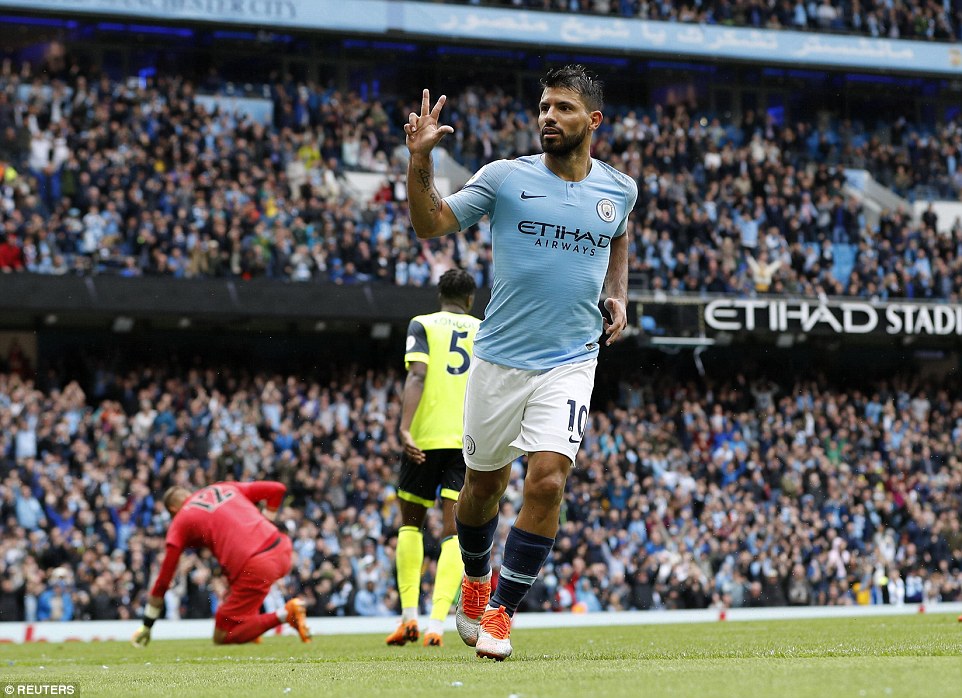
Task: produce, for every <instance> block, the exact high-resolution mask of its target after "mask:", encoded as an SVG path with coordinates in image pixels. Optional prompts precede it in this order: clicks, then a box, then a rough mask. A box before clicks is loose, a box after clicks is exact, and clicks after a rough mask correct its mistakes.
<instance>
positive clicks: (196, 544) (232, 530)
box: [151, 482, 287, 596]
mask: <svg viewBox="0 0 962 698" xmlns="http://www.w3.org/2000/svg"><path fill="white" fill-rule="evenodd" d="M286 490H287V488H286V487H284V485H282V484H281V483H279V482H218V483H216V484H214V485H210V486H209V487H205V488H203V489H202V490H198V491H197V492H195V493H194V494H192V495H191V496H190V497H188V498H187V500H186V501H185V502H184V506H183V507H181V509H180V511H178V512H177V514H176V515H175V516H174V519H173V521H171V523H170V528H169V529H168V530H167V554H166V556H165V557H164V564H163V566H162V567H161V570H160V575H159V576H158V577H157V581H156V582H154V587H153V590H152V591H151V595H153V596H163V594H164V592H165V591H167V587H168V586H170V580H171V579H173V577H174V572H176V570H177V561H178V560H179V559H180V554H181V553H182V552H183V551H184V550H185V549H186V548H209V549H210V550H211V552H213V553H214V557H216V558H217V561H218V562H220V565H221V567H222V568H223V569H224V572H225V573H226V575H227V579H228V580H229V581H230V582H233V581H234V579H235V578H236V577H237V575H239V574H240V573H241V570H243V569H244V563H246V562H247V561H248V560H249V559H250V558H251V556H253V555H256V554H257V553H259V552H261V551H263V550H265V549H266V548H268V547H270V546H271V545H272V544H274V543H275V542H276V541H277V539H278V536H280V533H279V532H278V530H277V527H276V526H275V525H274V524H272V523H271V522H270V521H268V520H267V519H265V518H264V515H263V514H262V513H261V512H260V510H258V508H257V507H256V506H255V502H260V501H266V503H267V507H268V509H277V508H278V507H279V506H280V504H281V501H283V499H284V492H285V491H286Z"/></svg>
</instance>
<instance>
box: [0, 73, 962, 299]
mask: <svg viewBox="0 0 962 698" xmlns="http://www.w3.org/2000/svg"><path fill="white" fill-rule="evenodd" d="M62 78H63V79H62V80H61V79H53V80H51V79H48V78H40V77H37V76H35V75H34V74H33V73H31V72H30V70H29V68H26V67H25V68H23V69H22V70H21V71H20V72H16V71H14V70H13V67H12V65H11V64H10V63H9V62H8V63H5V64H3V66H2V68H0V167H2V168H3V169H4V174H3V175H2V176H0V226H2V227H3V229H4V230H3V234H2V239H0V270H3V271H18V270H27V271H32V272H36V273H41V274H119V275H123V276H140V275H166V276H172V277H177V278H179V277H239V278H242V279H250V278H260V277H266V278H273V279H282V280H288V281H292V282H310V281H315V282H330V283H336V284H356V283H367V282H374V283H390V284H397V285H418V286H420V285H427V284H431V283H433V282H435V281H436V280H437V279H438V278H439V277H440V274H442V273H443V272H444V271H445V270H446V269H448V268H450V267H451V266H452V265H455V264H457V265H460V266H462V267H464V268H466V269H468V270H469V271H470V272H471V273H472V274H473V275H474V276H475V279H476V281H477V283H478V284H479V285H480V286H482V287H483V286H489V285H490V280H491V278H490V272H491V245H490V230H489V229H488V227H487V223H486V222H482V223H481V224H479V225H477V226H474V227H472V228H471V229H469V230H467V231H464V232H461V233H458V234H456V235H451V236H446V237H444V238H441V239H438V240H433V241H430V242H423V241H418V240H417V238H416V236H415V235H414V233H413V230H412V229H411V226H410V222H409V219H408V212H407V206H406V202H405V200H404V199H405V196H406V192H405V186H404V163H403V160H402V159H400V158H399V156H398V151H402V152H403V150H404V147H403V145H402V136H403V134H402V132H401V131H400V128H399V125H400V124H401V123H402V122H403V121H404V119H403V116H402V115H404V114H406V113H408V112H409V111H410V109H412V108H413V107H414V105H413V104H411V103H407V102H400V101H397V102H392V101H390V100H385V101H384V102H381V101H377V100H370V101H364V100H362V99H361V98H360V97H359V96H358V95H357V94H355V93H343V92H339V91H337V90H334V89H327V88H325V89H321V88H317V87H316V86H309V85H297V84H293V83H278V84H275V85H274V86H273V87H272V88H269V90H268V92H269V94H270V96H271V100H272V102H271V103H272V105H273V126H271V127H265V126H263V125H261V124H260V123H257V122H254V121H252V120H250V119H248V118H246V117H245V118H240V119H236V118H234V117H233V116H231V115H229V114H209V113H207V111H206V110H205V109H204V108H203V107H202V106H201V105H200V102H198V101H195V100H194V98H195V97H196V94H195V91H194V88H193V87H192V85H191V84H190V83H189V82H187V81H184V80H183V79H181V78H176V77H173V78H160V79H158V80H157V81H156V82H153V83H148V84H140V83H137V84H131V83H124V84H119V83H114V82H110V81H109V80H107V79H106V78H101V79H98V80H92V81H89V82H88V80H87V79H86V78H85V77H84V76H83V75H81V74H79V72H78V71H76V70H67V71H65V74H64V75H63V76H62ZM215 82H216V81H215ZM607 115H608V118H607V119H606V120H605V121H604V122H603V124H602V128H601V130H600V132H599V134H598V135H597V137H596V146H595V151H594V154H595V155H596V156H597V157H600V158H603V159H605V160H607V161H609V162H611V163H612V164H613V165H614V166H615V167H617V168H618V169H620V170H622V171H624V172H626V173H628V174H630V175H631V176H632V177H634V178H635V179H636V180H637V181H638V183H639V200H638V205H637V208H636V210H635V213H634V214H633V216H632V219H631V232H632V240H633V249H632V255H631V257H630V260H631V266H632V268H631V271H632V279H633V280H634V283H635V284H636V285H638V286H642V287H646V288H650V289H651V290H653V291H654V292H655V293H665V294H678V293H732V294H738V295H752V294H757V293H789V294H802V295H806V296H829V295H850V296H859V297H864V298H878V299H882V300H884V299H889V298H933V299H956V298H957V297H958V294H959V290H960V289H962V261H960V260H962V254H960V244H962V221H954V222H952V223H953V225H952V226H951V232H950V233H949V234H945V233H944V232H943V233H938V232H937V227H944V226H938V221H937V219H936V218H935V217H934V213H933V212H931V211H930V212H929V213H928V214H926V215H925V216H923V217H922V219H921V220H920V221H918V222H915V221H913V220H912V219H911V217H910V216H909V215H908V214H907V213H906V212H904V211H886V212H884V213H883V215H882V217H881V220H880V221H879V223H878V224H877V225H876V224H870V223H869V222H868V221H867V220H866V216H865V213H864V211H862V209H861V205H860V204H859V202H858V200H857V199H856V198H855V197H853V196H850V195H849V191H848V190H847V189H846V188H845V175H844V168H845V167H853V168H859V169H865V170H867V171H869V172H870V173H871V174H872V175H873V176H874V178H875V179H877V180H878V181H879V182H880V183H882V184H883V185H885V186H887V187H890V188H891V189H892V190H893V191H895V192H896V193H897V194H900V195H902V196H905V197H907V198H909V199H910V200H911V199H913V198H914V195H915V192H917V191H919V189H920V188H922V189H924V190H925V191H927V192H930V193H931V192H936V193H937V195H938V196H940V197H942V198H948V199H953V198H954V199H958V198H959V196H960V195H962V119H959V118H956V119H954V120H951V121H949V122H947V123H945V124H942V125H941V126H940V127H939V128H938V129H937V130H936V131H929V130H925V129H919V128H914V127H912V126H911V124H909V123H907V122H906V121H905V120H904V119H900V118H899V119H896V120H895V121H894V122H891V123H889V122H885V123H880V124H878V125H877V128H874V129H873V128H868V127H866V126H865V125H864V124H860V123H857V122H850V121H842V122H838V123H826V124H824V125H821V126H815V125H812V124H809V123H778V122H776V121H775V120H774V119H773V118H772V117H771V116H769V115H764V116H762V115H758V114H755V113H754V112H750V111H749V112H747V113H746V114H745V115H744V117H743V118H742V120H741V121H740V122H739V123H726V122H723V121H721V120H720V119H718V118H715V117H713V116H711V115H708V114H701V113H699V112H698V110H697V109H696V108H694V107H688V106H683V105H677V106H674V107H662V106H660V105H658V106H655V107H653V108H651V109H648V110H643V109H630V108H618V107H610V108H609V109H608V110H607ZM445 120H446V121H447V122H449V123H451V124H452V125H453V126H454V128H455V133H454V135H453V136H452V137H450V138H447V139H445V140H444V141H443V142H442V143H443V144H444V146H445V147H446V148H448V149H449V151H450V153H451V155H452V157H453V158H454V159H455V160H456V161H457V162H459V163H462V164H463V165H464V166H465V168H466V169H467V171H469V172H474V171H476V170H477V169H478V168H480V167H481V166H482V165H484V164H485V163H487V162H490V161H492V160H494V159H498V158H510V157H514V156H517V155H520V154H526V153H531V152H537V150H538V148H539V147H540V145H539V137H538V133H537V117H536V114H535V113H534V111H533V106H532V105H531V104H527V103H522V102H521V101H520V100H519V99H517V98H515V97H511V96H508V95H506V94H505V93H504V92H502V91H499V90H494V89H487V90H482V89H478V88H466V89H465V90H464V91H463V92H462V93H461V94H459V95H455V96H452V97H451V99H450V100H449V103H448V106H447V107H446V109H445ZM351 170H358V171H364V172H376V173H381V174H383V175H384V179H383V182H382V186H381V187H380V188H379V189H378V190H377V191H376V193H375V194H374V195H373V196H372V197H370V200H368V201H361V200H358V199H356V198H354V194H353V192H352V190H351V188H350V187H349V186H348V184H347V181H346V180H345V179H344V177H343V174H344V173H345V172H348V171H351ZM943 223H944V222H943Z"/></svg>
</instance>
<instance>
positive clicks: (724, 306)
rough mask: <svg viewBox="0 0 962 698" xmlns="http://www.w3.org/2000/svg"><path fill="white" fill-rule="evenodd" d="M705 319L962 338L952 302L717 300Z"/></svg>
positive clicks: (959, 308) (759, 327)
mask: <svg viewBox="0 0 962 698" xmlns="http://www.w3.org/2000/svg"><path fill="white" fill-rule="evenodd" d="M703 317H704V322H705V325H706V326H707V328H709V329H712V330H715V331H718V332H766V331H767V332H804V333H809V332H814V333H819V334H825V333H828V334H839V335H867V334H876V333H884V334H888V335H893V336H894V335H906V336H919V335H929V336H935V337H949V336H962V305H954V304H939V305H937V304H934V303H897V302H890V303H872V302H867V301H860V300H851V301H818V300H811V301H809V300H798V299H789V298H784V299H779V298H718V299H715V300H712V301H709V302H708V303H707V304H706V305H705V306H704V308H703Z"/></svg>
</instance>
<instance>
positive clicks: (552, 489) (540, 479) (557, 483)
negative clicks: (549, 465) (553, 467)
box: [524, 472, 565, 507]
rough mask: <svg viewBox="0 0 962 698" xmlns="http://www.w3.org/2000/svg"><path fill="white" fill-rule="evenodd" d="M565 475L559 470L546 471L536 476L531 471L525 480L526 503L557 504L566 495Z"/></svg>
mask: <svg viewBox="0 0 962 698" xmlns="http://www.w3.org/2000/svg"><path fill="white" fill-rule="evenodd" d="M564 487H565V477H564V475H562V474H561V473H558V472H546V473H541V474H539V475H536V476H534V477H532V476H531V474H530V473H529V477H527V478H526V479H525V481H524V501H525V503H526V504H527V503H530V504H537V505H540V506H546V507H548V506H555V505H557V504H558V503H559V502H560V501H561V498H562V497H563V496H564Z"/></svg>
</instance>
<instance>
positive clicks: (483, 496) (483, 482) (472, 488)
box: [463, 478, 504, 504]
mask: <svg viewBox="0 0 962 698" xmlns="http://www.w3.org/2000/svg"><path fill="white" fill-rule="evenodd" d="M463 493H464V495H465V496H466V497H468V498H470V499H471V500H472V501H473V502H475V503H478V504H486V503H490V502H492V501H494V502H497V501H498V500H499V499H501V495H502V494H503V493H504V488H503V487H501V483H500V482H497V481H495V480H489V479H482V478H476V479H472V480H470V481H468V482H466V483H465V485H464V490H463Z"/></svg>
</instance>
